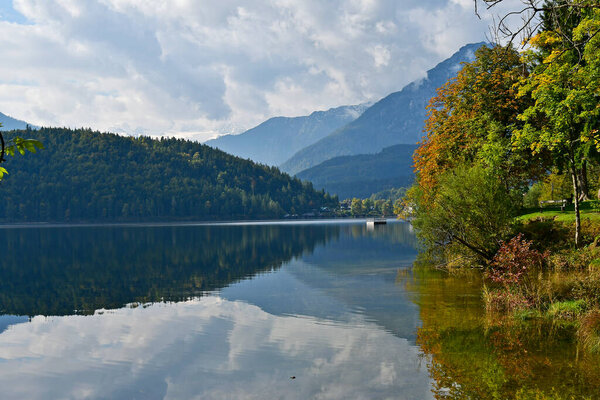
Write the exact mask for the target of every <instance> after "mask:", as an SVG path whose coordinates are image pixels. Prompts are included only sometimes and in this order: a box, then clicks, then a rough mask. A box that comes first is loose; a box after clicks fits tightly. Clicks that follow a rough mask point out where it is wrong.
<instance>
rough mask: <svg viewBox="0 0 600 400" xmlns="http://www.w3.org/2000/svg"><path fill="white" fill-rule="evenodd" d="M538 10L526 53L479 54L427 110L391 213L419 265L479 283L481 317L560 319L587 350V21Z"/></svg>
mask: <svg viewBox="0 0 600 400" xmlns="http://www.w3.org/2000/svg"><path fill="white" fill-rule="evenodd" d="M544 10H545V11H546V13H545V14H544V16H543V17H542V23H541V25H540V29H539V30H538V32H537V34H535V35H532V37H531V38H530V40H529V42H528V45H529V46H528V49H527V50H526V51H523V52H519V51H517V50H515V49H514V48H513V47H512V46H511V45H508V46H505V47H503V46H492V47H482V48H480V49H479V50H478V51H477V52H476V58H475V60H474V61H473V62H471V63H468V64H465V66H464V68H463V69H462V70H461V71H460V72H459V74H458V76H457V77H456V78H455V79H453V80H451V81H449V82H448V83H447V84H446V85H445V86H443V87H442V88H440V90H439V91H438V93H437V96H436V97H434V98H433V99H432V101H431V103H430V105H429V112H428V120H427V122H426V128H425V130H426V137H425V138H424V139H423V141H422V142H421V143H420V145H419V148H418V149H417V151H416V152H415V157H414V161H415V172H416V180H415V184H414V185H413V187H412V188H410V189H409V190H408V192H407V195H406V197H405V199H404V202H403V209H404V215H405V216H407V217H410V218H412V221H413V225H414V226H415V228H416V231H417V235H418V236H419V238H420V240H421V243H422V245H423V252H422V257H423V258H426V259H427V260H428V262H429V263H430V264H431V263H433V264H434V265H437V266H442V267H443V268H445V269H448V270H464V269H466V268H472V267H475V268H477V269H479V270H480V271H482V274H481V275H482V280H481V283H480V290H481V294H482V295H481V296H482V299H483V301H484V307H485V309H486V310H487V313H488V314H489V315H490V316H492V315H494V316H496V317H494V318H496V319H497V320H498V321H504V323H509V322H507V321H513V322H514V321H521V322H524V321H529V322H528V323H532V322H531V321H538V322H539V323H546V322H547V321H554V322H552V323H557V321H560V323H564V324H567V325H568V326H569V327H570V329H571V328H572V329H574V330H575V332H576V334H574V335H573V340H575V338H578V339H579V341H578V343H579V346H582V347H583V348H584V349H586V350H587V351H590V352H597V351H600V203H599V202H598V201H591V200H590V198H593V197H596V194H597V192H598V189H599V186H600V131H599V129H600V102H599V100H598V98H599V96H600V75H599V74H598V71H600V35H598V33H599V32H600V9H598V7H596V6H589V4H588V3H585V2H582V3H581V4H579V3H578V2H577V1H574V2H566V1H554V2H546V4H545V6H544ZM498 315H502V316H503V317H502V318H498V317H497V316H498ZM513 322H510V323H513ZM532 393H533V392H532ZM534 398H535V397H534ZM543 398H547V397H543ZM551 398H554V397H551ZM556 398H563V397H558V396H557V397H556Z"/></svg>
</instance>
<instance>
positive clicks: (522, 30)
mask: <svg viewBox="0 0 600 400" xmlns="http://www.w3.org/2000/svg"><path fill="white" fill-rule="evenodd" d="M473 3H474V5H475V14H477V16H479V9H480V5H483V7H484V8H486V9H487V10H492V9H495V8H498V7H499V6H502V5H504V4H506V3H508V1H506V0H473ZM511 5H512V4H511ZM597 9H600V3H598V0H521V6H520V7H518V8H516V7H515V8H513V9H512V10H509V11H505V12H504V13H503V14H501V15H498V16H497V18H495V24H494V26H493V27H492V32H493V34H494V36H495V39H496V41H497V42H500V41H501V40H502V39H504V40H508V43H509V44H512V43H514V42H515V41H516V40H517V39H519V38H520V42H521V43H522V44H523V47H524V46H525V44H527V43H528V42H529V41H530V40H531V39H532V38H533V37H534V36H535V35H536V34H537V33H538V31H539V30H554V31H556V32H560V33H561V34H562V35H563V38H564V39H566V41H568V39H569V37H568V32H569V29H568V28H569V27H572V26H574V25H573V22H574V21H576V20H578V19H579V18H580V17H581V14H582V13H585V12H589V11H590V10H597ZM515 21H516V22H515ZM575 25H576V24H575ZM596 33H598V30H596ZM569 47H571V48H575V47H577V45H576V44H575V43H571V45H570V46H569Z"/></svg>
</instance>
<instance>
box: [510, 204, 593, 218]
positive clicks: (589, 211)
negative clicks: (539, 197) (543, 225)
mask: <svg viewBox="0 0 600 400" xmlns="http://www.w3.org/2000/svg"><path fill="white" fill-rule="evenodd" d="M597 204H598V202H597V201H583V202H581V205H580V210H579V213H580V215H581V218H582V219H585V218H587V219H590V220H593V221H600V212H599V211H598V209H597ZM538 218H548V219H554V220H555V221H560V222H575V208H574V206H573V205H569V206H567V207H566V209H565V211H560V208H558V207H548V208H544V209H543V211H540V209H539V208H533V209H528V210H525V213H524V214H522V215H520V216H518V217H517V220H519V221H522V222H526V221H531V220H534V219H538Z"/></svg>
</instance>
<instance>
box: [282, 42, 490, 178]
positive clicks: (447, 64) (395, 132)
mask: <svg viewBox="0 0 600 400" xmlns="http://www.w3.org/2000/svg"><path fill="white" fill-rule="evenodd" d="M484 45H486V44H485V43H476V44H469V45H466V46H464V47H462V48H461V49H460V50H459V51H458V52H456V53H455V54H454V55H453V56H452V57H450V58H448V59H447V60H445V61H442V62H441V63H439V64H438V65H437V66H436V67H435V68H433V69H431V70H429V71H427V77H426V78H424V79H421V80H418V81H415V82H412V83H410V84H409V85H407V86H405V87H404V88H403V89H402V90H401V91H399V92H395V93H392V94H390V95H388V96H387V97H385V98H383V99H381V100H380V101H378V102H377V103H375V104H373V105H372V106H371V107H369V108H368V109H366V110H365V111H364V112H363V113H362V115H361V116H360V117H358V118H357V119H356V120H354V121H352V122H350V123H349V124H347V125H345V126H343V127H341V128H340V129H338V130H336V131H335V132H333V133H331V134H330V135H328V136H326V137H324V138H323V139H321V140H319V141H318V142H316V143H314V144H312V145H310V146H308V147H306V148H304V149H302V150H300V151H299V152H297V153H296V154H294V155H293V156H292V157H291V158H290V159H289V160H287V161H286V162H285V163H283V164H281V169H282V170H284V171H285V172H288V173H290V174H297V173H298V172H300V171H302V170H304V169H307V168H310V167H312V166H314V165H317V164H319V163H321V162H323V161H325V160H328V159H330V158H333V157H336V156H342V155H353V154H365V153H376V152H378V151H380V150H382V149H383V148H385V147H388V146H392V145H395V144H415V143H417V142H418V141H419V140H420V138H421V136H422V131H423V127H424V121H425V117H426V106H427V104H428V103H429V100H430V99H431V98H432V97H433V96H434V95H435V92H436V90H437V88H439V87H440V86H442V85H444V84H445V83H446V82H447V81H448V79H450V78H453V77H455V76H456V74H457V72H458V71H459V70H460V68H461V63H462V62H468V61H472V60H474V59H475V55H474V53H475V50H477V49H478V48H479V47H481V46H484Z"/></svg>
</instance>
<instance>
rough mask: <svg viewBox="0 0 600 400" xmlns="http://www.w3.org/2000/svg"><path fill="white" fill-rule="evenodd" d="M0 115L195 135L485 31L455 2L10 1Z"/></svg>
mask: <svg viewBox="0 0 600 400" xmlns="http://www.w3.org/2000/svg"><path fill="white" fill-rule="evenodd" d="M13 5H14V8H15V9H16V10H17V11H19V12H20V13H22V14H23V15H24V16H25V17H26V18H27V24H18V23H13V22H8V21H0V48H1V49H2V63H1V64H0V88H1V89H2V91H1V92H0V93H1V95H0V111H2V112H4V113H7V114H9V115H12V116H14V117H17V118H20V119H24V120H27V121H29V122H31V123H33V124H36V125H66V126H91V127H93V128H96V129H101V130H118V131H121V132H126V133H135V132H138V133H139V132H145V133H147V134H153V135H161V134H167V135H182V136H188V137H195V138H197V139H202V140H203V139H207V138H208V137H210V136H213V135H215V134H216V133H225V132H230V131H241V130H243V129H247V128H250V127H252V126H254V125H256V124H258V123H260V122H261V121H263V120H264V119H266V118H268V117H271V116H274V115H281V114H285V115H290V116H293V115H302V114H305V113H307V112H311V111H314V110H317V109H326V108H329V107H334V106H338V105H342V104H357V103H361V102H364V101H367V100H377V99H379V98H381V97H383V96H385V95H387V94H389V93H390V92H392V91H396V90H399V89H400V88H402V86H404V85H405V84H406V83H408V82H410V81H412V80H414V79H416V78H419V77H421V76H423V73H424V71H425V70H426V69H428V68H431V67H433V66H434V65H435V64H436V63H437V62H439V61H441V60H442V59H444V58H446V57H448V56H449V55H451V54H452V53H453V52H454V51H456V50H457V49H458V48H459V47H461V46H462V45H464V44H465V43H467V42H476V41H481V40H484V39H485V36H484V35H485V33H486V32H487V22H486V21H480V20H478V19H477V17H476V16H475V15H474V13H473V9H472V8H471V7H467V6H466V2H463V1H459V0H422V1H417V0H405V1H402V2H399V1H396V0H352V1H343V0H335V1H328V2H323V1H317V0H302V1H300V0H277V1H276V0H273V1H265V0H263V1H257V0H252V1H245V2H239V1H237V2H234V1H231V0H222V1H219V2H197V1H186V0H178V1H169V2H165V1H159V0H154V1H134V0H90V1H86V2H81V1H76V0H61V1H56V2H47V1H45V0H15V1H14V4H13Z"/></svg>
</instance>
